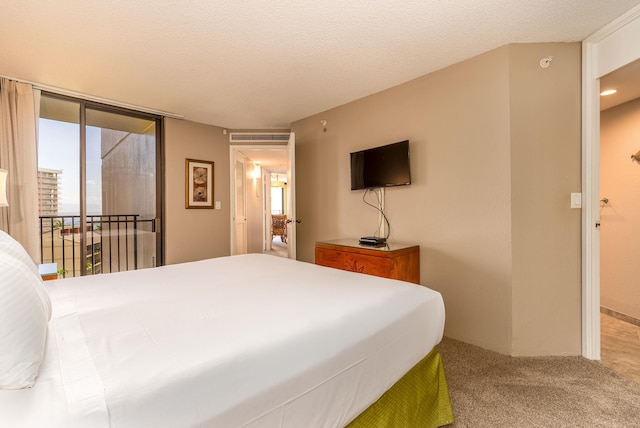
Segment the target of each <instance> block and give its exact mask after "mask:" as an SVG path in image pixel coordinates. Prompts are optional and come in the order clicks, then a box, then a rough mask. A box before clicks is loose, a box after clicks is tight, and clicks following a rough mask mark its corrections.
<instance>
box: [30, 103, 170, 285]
mask: <svg viewBox="0 0 640 428" xmlns="http://www.w3.org/2000/svg"><path fill="white" fill-rule="evenodd" d="M40 107H41V108H40V122H39V127H40V129H39V141H38V180H39V186H38V188H39V193H40V197H39V200H40V225H39V227H40V236H41V253H42V263H56V264H57V269H58V272H59V274H60V275H61V276H63V277H70V276H79V275H92V274H99V273H107V272H119V271H125V270H134V269H141V268H146V267H152V266H156V265H160V264H162V236H161V225H160V218H161V206H162V203H161V195H162V191H161V186H162V180H161V179H160V177H161V166H162V162H161V156H160V155H161V153H162V151H161V149H160V147H161V146H160V144H161V140H162V139H161V135H160V130H161V126H160V123H161V119H160V118H159V117H156V116H153V115H148V114H144V113H135V112H130V111H125V110H121V109H117V108H113V107H108V106H104V105H100V104H95V103H91V102H87V101H83V100H77V99H71V98H67V97H61V96H57V95H51V94H43V96H42V101H41V106H40Z"/></svg>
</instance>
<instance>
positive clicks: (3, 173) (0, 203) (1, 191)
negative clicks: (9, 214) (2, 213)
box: [0, 169, 9, 207]
mask: <svg viewBox="0 0 640 428" xmlns="http://www.w3.org/2000/svg"><path fill="white" fill-rule="evenodd" d="M7 173H8V171H7V170H6V169H0V207H8V206H9V202H8V201H7Z"/></svg>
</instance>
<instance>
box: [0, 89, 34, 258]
mask: <svg viewBox="0 0 640 428" xmlns="http://www.w3.org/2000/svg"><path fill="white" fill-rule="evenodd" d="M39 110H40V91H39V90H34V89H33V88H32V86H31V85H30V84H27V83H19V82H16V81H13V80H10V79H7V78H4V77H0V168H2V169H6V170H8V171H9V176H8V177H7V199H8V201H9V206H8V207H6V208H0V229H2V230H4V231H5V232H7V233H9V234H10V235H11V236H13V237H14V238H15V239H16V240H17V241H18V242H20V243H21V244H22V245H23V246H24V248H25V249H26V250H27V252H28V253H29V255H31V258H32V259H33V260H34V261H35V262H36V263H39V261H40V243H39V228H38V157H37V124H38V116H39Z"/></svg>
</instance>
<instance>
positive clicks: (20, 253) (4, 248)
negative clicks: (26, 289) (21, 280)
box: [0, 230, 51, 321]
mask: <svg viewBox="0 0 640 428" xmlns="http://www.w3.org/2000/svg"><path fill="white" fill-rule="evenodd" d="M6 255H9V256H13V257H15V258H16V259H17V260H18V261H20V262H22V263H24V264H25V266H27V267H28V268H29V269H31V271H32V272H33V273H34V274H35V275H36V276H37V277H38V278H39V279H40V282H39V286H37V287H35V288H36V292H37V293H38V296H40V299H41V300H42V305H43V306H44V307H45V310H46V311H47V321H48V320H49V319H51V300H50V299H49V295H48V294H47V291H46V290H45V288H44V285H43V283H42V277H41V276H40V271H39V270H38V266H37V265H36V264H35V263H34V262H33V260H32V259H31V256H30V255H29V253H27V250H25V249H24V247H23V246H22V245H21V244H20V243H19V242H18V241H16V240H15V239H14V238H13V236H11V235H9V234H8V233H6V232H5V231H4V230H0V257H3V256H6ZM0 278H1V277H0Z"/></svg>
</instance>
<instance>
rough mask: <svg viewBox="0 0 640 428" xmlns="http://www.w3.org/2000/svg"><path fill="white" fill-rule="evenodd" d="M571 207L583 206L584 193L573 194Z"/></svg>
mask: <svg viewBox="0 0 640 428" xmlns="http://www.w3.org/2000/svg"><path fill="white" fill-rule="evenodd" d="M571 208H582V193H572V194H571Z"/></svg>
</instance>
